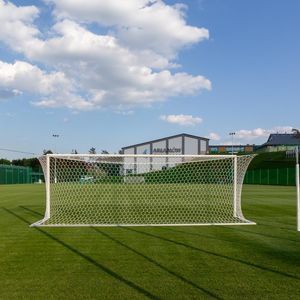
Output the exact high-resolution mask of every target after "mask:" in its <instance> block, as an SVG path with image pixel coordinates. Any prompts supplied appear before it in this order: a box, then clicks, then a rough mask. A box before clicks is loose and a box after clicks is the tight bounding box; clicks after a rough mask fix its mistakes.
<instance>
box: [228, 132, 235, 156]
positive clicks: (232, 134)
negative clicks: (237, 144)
mask: <svg viewBox="0 0 300 300" xmlns="http://www.w3.org/2000/svg"><path fill="white" fill-rule="evenodd" d="M229 135H231V155H233V136H234V135H235V132H229Z"/></svg>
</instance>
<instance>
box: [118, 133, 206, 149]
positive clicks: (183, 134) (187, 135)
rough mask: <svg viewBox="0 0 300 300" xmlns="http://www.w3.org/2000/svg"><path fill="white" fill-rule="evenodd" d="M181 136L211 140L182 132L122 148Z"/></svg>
mask: <svg viewBox="0 0 300 300" xmlns="http://www.w3.org/2000/svg"><path fill="white" fill-rule="evenodd" d="M181 136H185V137H190V138H194V139H201V140H206V141H209V139H208V138H205V137H201V136H197V135H192V134H187V133H181V134H176V135H171V136H166V137H164V138H160V139H157V140H151V141H147V142H144V143H139V144H135V145H130V146H126V147H122V150H124V149H128V148H132V147H137V146H142V145H146V144H149V143H155V142H159V141H164V140H166V139H172V138H176V137H181Z"/></svg>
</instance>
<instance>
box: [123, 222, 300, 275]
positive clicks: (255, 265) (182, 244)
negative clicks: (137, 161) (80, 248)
mask: <svg viewBox="0 0 300 300" xmlns="http://www.w3.org/2000/svg"><path fill="white" fill-rule="evenodd" d="M121 228H122V229H124V230H128V231H133V232H136V233H139V234H142V235H146V236H150V237H152V238H156V239H160V240H162V241H165V242H168V243H172V244H175V245H179V246H183V247H185V248H188V249H191V250H195V251H198V252H202V253H205V254H208V255H212V256H215V257H219V258H223V259H226V260H230V261H234V262H238V263H241V264H243V265H247V266H249V267H253V268H257V269H259V270H263V271H267V272H271V273H273V274H277V275H281V276H284V277H288V278H293V279H296V280H300V278H299V277H297V276H294V275H291V274H288V273H285V272H281V271H277V270H274V269H270V268H267V267H264V266H260V265H257V264H254V263H251V262H248V261H244V260H242V259H238V258H233V257H230V256H227V255H223V254H218V253H215V252H211V251H208V250H204V249H200V248H197V247H195V246H191V245H188V244H185V243H182V242H179V241H174V240H171V239H168V238H165V237H162V236H159V235H155V234H152V233H148V232H144V231H140V230H136V229H133V228H132V227H130V228H129V227H121Z"/></svg>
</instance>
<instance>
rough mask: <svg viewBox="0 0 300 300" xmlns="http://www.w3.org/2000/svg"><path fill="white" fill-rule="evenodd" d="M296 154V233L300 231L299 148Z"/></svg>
mask: <svg viewBox="0 0 300 300" xmlns="http://www.w3.org/2000/svg"><path fill="white" fill-rule="evenodd" d="M295 152H296V189H297V231H300V183H299V176H300V173H299V147H298V146H297V147H296V149H295Z"/></svg>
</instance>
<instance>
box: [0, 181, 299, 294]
mask: <svg viewBox="0 0 300 300" xmlns="http://www.w3.org/2000/svg"><path fill="white" fill-rule="evenodd" d="M44 197H45V195H44V187H43V186H40V185H7V186H3V185H2V186H0V299H20V298H21V299H45V298H49V299H143V298H161V299H210V298H211V299H213V298H216V299H299V298H300V238H299V237H300V234H299V233H297V232H296V231H295V226H296V219H295V214H296V206H295V188H293V187H274V186H245V188H244V192H243V211H244V213H245V216H246V217H247V218H248V219H250V220H253V221H256V222H257V223H258V225H256V226H253V225H252V226H222V227H221V226H216V227H170V228H167V227H154V228H150V227H139V228H137V227H131V228H89V227H86V228H45V227H43V228H30V227H29V224H31V223H33V222H35V221H37V220H39V219H41V218H42V215H43V213H44Z"/></svg>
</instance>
